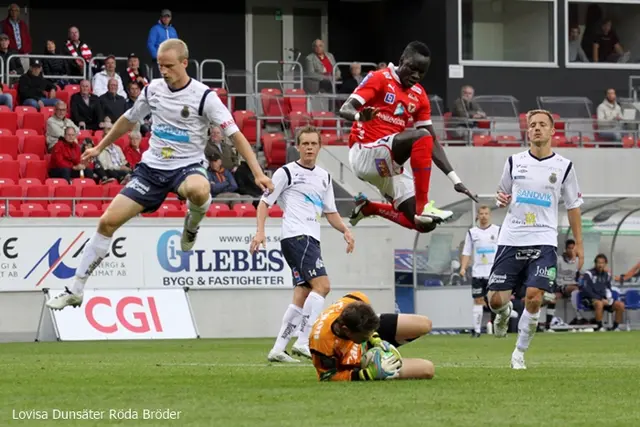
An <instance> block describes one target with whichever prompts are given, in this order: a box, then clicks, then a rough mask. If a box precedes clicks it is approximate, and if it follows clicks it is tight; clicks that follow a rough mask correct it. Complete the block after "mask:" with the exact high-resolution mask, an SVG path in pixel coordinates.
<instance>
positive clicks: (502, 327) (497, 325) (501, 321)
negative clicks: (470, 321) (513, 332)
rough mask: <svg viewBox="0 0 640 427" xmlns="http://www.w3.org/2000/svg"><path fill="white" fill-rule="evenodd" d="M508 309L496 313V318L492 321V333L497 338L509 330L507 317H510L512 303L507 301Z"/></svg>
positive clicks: (505, 334)
mask: <svg viewBox="0 0 640 427" xmlns="http://www.w3.org/2000/svg"><path fill="white" fill-rule="evenodd" d="M508 307H509V309H508V311H507V312H506V313H505V314H496V319H495V320H494V321H493V335H495V336H496V337H497V338H504V337H506V336H507V331H508V330H509V319H511V312H512V311H513V303H512V302H511V301H509V304H508Z"/></svg>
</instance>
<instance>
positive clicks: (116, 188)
mask: <svg viewBox="0 0 640 427" xmlns="http://www.w3.org/2000/svg"><path fill="white" fill-rule="evenodd" d="M123 187H124V186H123V185H121V184H118V183H114V184H111V185H108V186H107V193H106V196H107V199H109V201H111V200H113V199H114V197H116V196H117V195H118V193H120V191H122V188H123Z"/></svg>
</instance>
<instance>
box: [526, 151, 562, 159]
mask: <svg viewBox="0 0 640 427" xmlns="http://www.w3.org/2000/svg"><path fill="white" fill-rule="evenodd" d="M527 153H529V155H530V156H531V158H532V159H535V160H537V161H539V162H543V161H545V160H549V159H550V158H552V157H553V156H555V155H556V153H551V154H550V155H549V156H547V157H543V158H541V159H539V158H537V157H536V156H534V155H533V153H531V150H527Z"/></svg>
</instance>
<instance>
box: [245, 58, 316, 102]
mask: <svg viewBox="0 0 640 427" xmlns="http://www.w3.org/2000/svg"><path fill="white" fill-rule="evenodd" d="M265 65H278V66H280V67H282V68H283V69H284V68H285V67H286V66H287V65H290V66H291V70H290V71H288V72H285V73H284V74H285V75H283V78H282V79H276V80H272V79H260V77H259V76H260V74H259V70H260V67H264V66H265ZM296 69H299V70H300V78H299V79H297V78H295V70H296ZM303 73H304V71H303V68H302V64H301V63H299V62H297V61H258V62H256V65H255V66H254V67H253V75H254V80H253V88H254V89H253V90H254V92H255V93H256V94H257V93H260V90H259V87H260V84H277V85H280V89H281V90H282V89H283V88H284V86H285V85H294V86H295V85H298V86H299V87H297V88H296V87H294V89H302V88H303V87H304V77H303ZM288 74H291V75H292V78H289V76H288Z"/></svg>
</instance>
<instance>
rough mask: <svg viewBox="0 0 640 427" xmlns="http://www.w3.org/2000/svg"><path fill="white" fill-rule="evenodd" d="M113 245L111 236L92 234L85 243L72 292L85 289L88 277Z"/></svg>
mask: <svg viewBox="0 0 640 427" xmlns="http://www.w3.org/2000/svg"><path fill="white" fill-rule="evenodd" d="M110 247H111V237H106V236H103V235H102V234H100V233H98V232H97V231H96V233H95V234H94V235H93V236H91V239H89V242H88V243H87V244H86V245H85V247H84V251H83V252H82V258H81V259H80V265H79V266H78V269H77V270H76V277H75V280H74V281H73V286H72V287H71V292H73V293H74V294H77V295H80V294H82V293H83V291H84V285H85V284H86V283H87V279H88V278H89V276H91V273H93V270H95V269H96V267H98V266H99V265H100V263H101V262H102V260H103V259H104V257H106V256H107V253H108V252H109V248H110Z"/></svg>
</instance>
